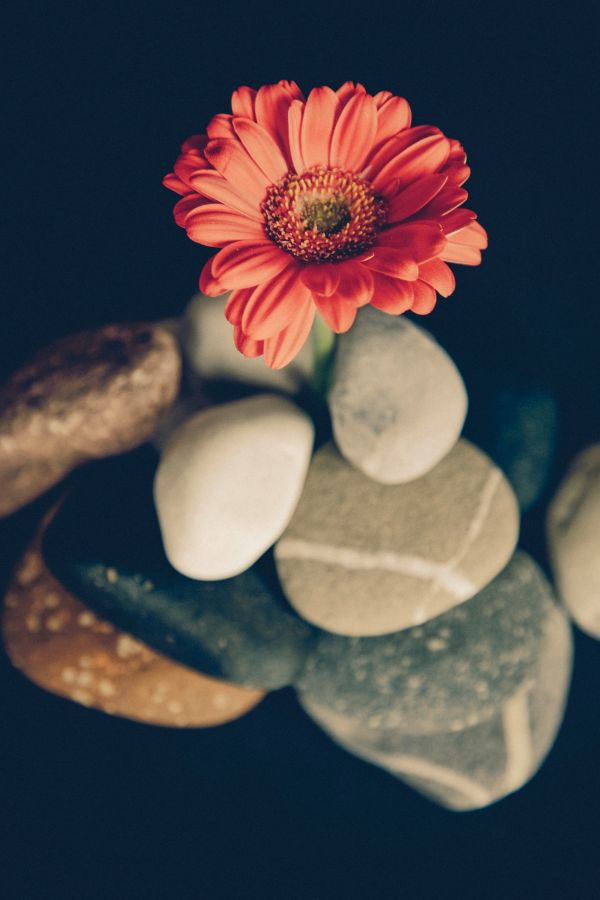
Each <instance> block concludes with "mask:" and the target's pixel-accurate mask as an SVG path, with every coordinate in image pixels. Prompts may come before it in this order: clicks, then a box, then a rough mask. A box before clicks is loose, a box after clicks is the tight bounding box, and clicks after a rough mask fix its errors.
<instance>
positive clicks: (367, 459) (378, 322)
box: [329, 307, 467, 484]
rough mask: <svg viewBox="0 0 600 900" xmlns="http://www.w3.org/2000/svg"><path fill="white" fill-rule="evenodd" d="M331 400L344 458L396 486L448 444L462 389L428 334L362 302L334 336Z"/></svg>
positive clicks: (460, 415)
mask: <svg viewBox="0 0 600 900" xmlns="http://www.w3.org/2000/svg"><path fill="white" fill-rule="evenodd" d="M329 406H330V410H331V417H332V424H333V431H334V436H335V440H336V443H337V445H338V447H339V449H340V451H341V453H342V454H343V455H344V456H345V457H346V459H348V460H349V461H350V462H352V463H353V464H354V465H355V466H357V467H358V468H359V469H360V470H361V471H362V472H364V473H365V474H366V475H368V476H369V477H370V478H374V479H375V480H376V481H380V482H382V483H384V484H398V483H400V482H406V481H412V480H413V479H415V478H419V477H420V476H421V475H423V474H425V472H428V471H429V470H430V469H432V468H433V467H434V466H435V465H436V464H437V463H438V462H439V461H440V460H441V459H442V458H443V457H444V456H445V455H446V454H447V453H448V452H449V451H450V450H451V449H452V447H453V446H454V444H455V443H456V441H457V440H458V437H459V435H460V432H461V428H462V426H463V423H464V420H465V415H466V411H467V394H466V391H465V386H464V384H463V380H462V378H461V376H460V373H459V372H458V370H457V368H456V366H455V365H454V363H453V362H452V360H451V359H450V357H449V356H448V355H447V353H446V352H445V351H444V350H443V349H442V348H441V347H440V346H439V344H438V343H437V342H436V341H435V340H434V339H433V337H432V336H431V335H430V334H428V332H426V331H424V330H423V329H422V328H419V327H418V326H416V325H414V324H413V323H412V322H410V321H409V320H408V319H406V318H405V317H403V316H398V317H393V316H388V315H385V314H384V313H382V312H379V311H378V310H376V309H374V308H371V307H368V308H365V309H362V310H361V311H360V313H359V316H358V318H357V321H356V323H355V325H354V326H353V328H352V329H351V330H350V331H349V332H348V333H347V334H344V335H342V336H341V337H340V339H339V345H338V350H337V354H336V359H335V366H334V371H333V380H332V387H331V390H330V393H329Z"/></svg>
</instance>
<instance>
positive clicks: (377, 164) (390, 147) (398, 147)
mask: <svg viewBox="0 0 600 900" xmlns="http://www.w3.org/2000/svg"><path fill="white" fill-rule="evenodd" d="M436 135H438V136H440V135H442V132H441V131H440V130H439V128H434V127H433V126H431V125H417V126H415V128H407V129H405V131H403V132H402V133H401V134H399V135H397V136H396V137H393V138H390V139H389V140H387V141H384V143H383V144H382V145H381V146H380V147H377V148H376V149H375V151H374V152H373V153H372V154H371V158H370V159H369V164H368V166H367V168H366V176H367V177H368V178H370V179H373V178H374V177H375V176H376V175H377V174H378V173H379V172H380V171H381V169H383V167H384V166H385V165H387V164H388V163H389V162H390V160H392V159H395V157H396V156H398V155H399V154H400V153H402V151H403V150H406V148H407V147H411V146H413V145H414V144H417V143H418V142H419V141H422V140H423V139H424V138H426V137H434V136H436Z"/></svg>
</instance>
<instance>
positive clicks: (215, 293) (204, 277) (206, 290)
mask: <svg viewBox="0 0 600 900" xmlns="http://www.w3.org/2000/svg"><path fill="white" fill-rule="evenodd" d="M217 255H218V254H217ZM216 258H217V257H216V256H211V258H210V259H209V260H208V262H207V263H205V264H204V266H203V267H202V271H201V272H200V290H201V291H202V293H203V294H206V296H207V297H219V296H220V295H221V294H225V293H226V292H227V288H226V287H225V285H224V284H221V282H220V281H219V279H218V278H215V276H214V275H213V271H212V266H213V263H214V261H215V259H216Z"/></svg>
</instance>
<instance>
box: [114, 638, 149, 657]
mask: <svg viewBox="0 0 600 900" xmlns="http://www.w3.org/2000/svg"><path fill="white" fill-rule="evenodd" d="M142 649H143V648H142V645H141V644H140V642H139V641H136V640H135V639H134V638H132V637H129V635H128V634H120V635H119V637H118V638H117V656H120V657H121V659H128V658H129V657H130V656H135V655H136V654H137V653H139V652H140V651H141V650H142Z"/></svg>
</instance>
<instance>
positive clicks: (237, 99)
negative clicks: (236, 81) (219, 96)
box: [231, 87, 256, 119]
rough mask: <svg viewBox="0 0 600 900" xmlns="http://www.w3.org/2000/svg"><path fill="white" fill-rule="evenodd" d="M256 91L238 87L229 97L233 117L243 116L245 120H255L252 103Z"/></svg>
mask: <svg viewBox="0 0 600 900" xmlns="http://www.w3.org/2000/svg"><path fill="white" fill-rule="evenodd" d="M255 99H256V91H255V90H254V89H253V88H250V87H239V88H238V89H237V91H234V92H233V94H232V95H231V111H232V113H233V114H234V116H245V117H246V118H247V119H255V115H254V101H255Z"/></svg>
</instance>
